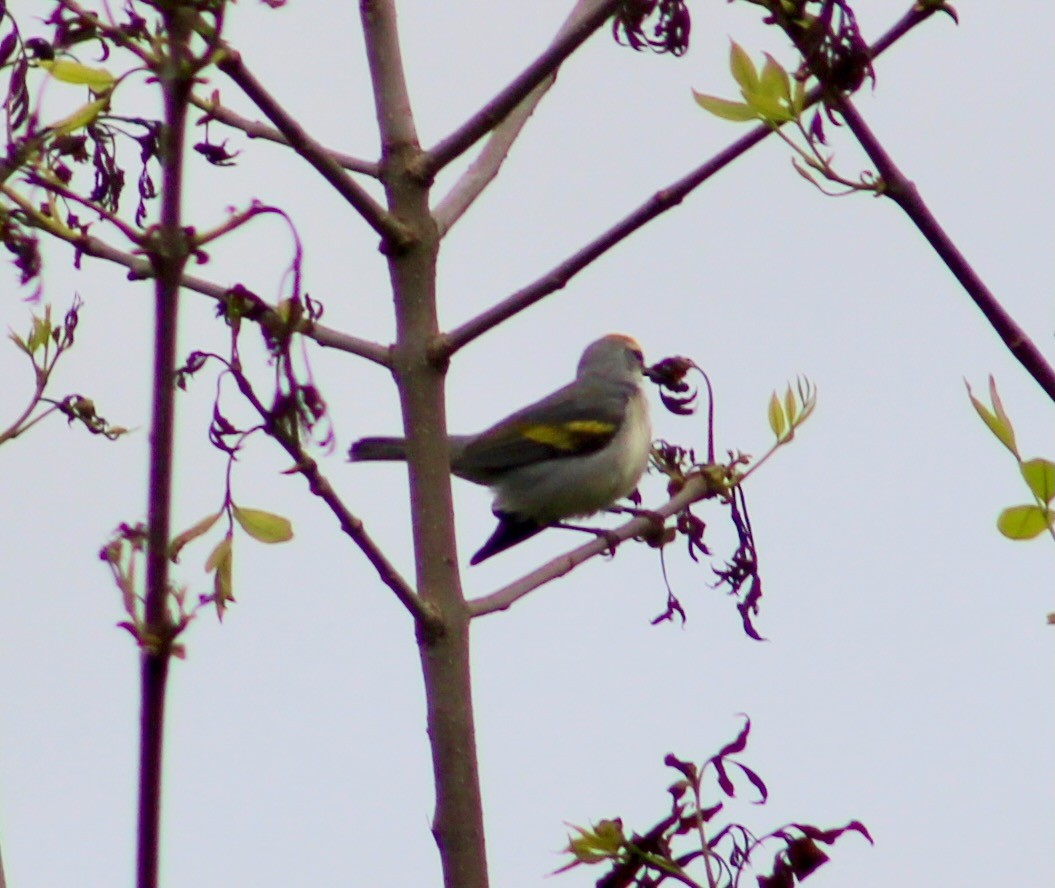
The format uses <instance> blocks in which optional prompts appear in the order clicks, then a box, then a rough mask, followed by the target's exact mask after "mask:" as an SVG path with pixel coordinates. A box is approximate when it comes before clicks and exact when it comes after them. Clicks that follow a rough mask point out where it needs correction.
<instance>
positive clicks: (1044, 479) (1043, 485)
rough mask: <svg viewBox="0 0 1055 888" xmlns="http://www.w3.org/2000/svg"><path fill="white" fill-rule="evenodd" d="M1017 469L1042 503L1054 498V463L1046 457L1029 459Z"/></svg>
mask: <svg viewBox="0 0 1055 888" xmlns="http://www.w3.org/2000/svg"><path fill="white" fill-rule="evenodd" d="M1019 469H1020V470H1021V472H1022V477H1023V478H1024V479H1025V481H1026V484H1028V485H1029V489H1030V490H1031V491H1033V495H1034V496H1035V497H1036V498H1037V499H1039V500H1040V501H1041V502H1042V503H1050V502H1051V501H1052V500H1053V499H1055V463H1053V462H1052V461H1051V460H1048V459H1031V460H1029V461H1027V462H1024V463H1021V464H1020V465H1019Z"/></svg>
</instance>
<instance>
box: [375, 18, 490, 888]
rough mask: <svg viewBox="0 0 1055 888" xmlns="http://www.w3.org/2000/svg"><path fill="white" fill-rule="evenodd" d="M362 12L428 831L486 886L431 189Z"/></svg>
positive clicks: (457, 875)
mask: <svg viewBox="0 0 1055 888" xmlns="http://www.w3.org/2000/svg"><path fill="white" fill-rule="evenodd" d="M360 11H361V16H362V21H363V30H364V34H365V39H366V53H367V61H368V63H369V66H370V75H371V79H372V82H373V89H374V102H375V106H376V110H377V120H378V125H379V127H380V130H381V147H382V154H381V180H382V182H383V183H384V185H385V191H386V195H387V198H388V205H389V210H390V212H391V213H392V214H393V215H394V216H395V217H396V218H397V219H398V220H399V221H400V222H402V223H403V224H404V225H406V226H407V227H408V228H409V229H410V230H411V231H412V232H413V234H414V238H413V240H412V242H411V244H410V245H409V246H408V247H407V248H406V249H404V250H402V251H399V252H395V251H390V252H389V255H388V267H389V275H390V278H391V282H392V292H393V295H394V299H395V311H396V344H395V347H394V348H393V350H392V369H393V372H394V374H395V378H396V384H397V386H398V388H399V397H400V403H401V407H402V413H403V424H404V429H405V431H406V435H407V464H408V471H409V475H410V502H411V517H412V527H413V536H414V553H415V569H416V572H417V576H416V580H417V588H418V592H419V594H420V595H421V596H422V598H423V599H424V601H425V604H426V605H428V606H429V607H431V608H432V609H433V610H434V611H435V613H437V614H438V615H439V621H438V626H435V625H434V626H433V627H428V626H424V625H423V624H419V626H418V648H419V651H420V656H421V669H422V676H423V679H424V684H425V699H426V708H427V713H426V718H427V722H428V736H429V744H430V746H431V751H432V767H433V781H434V785H435V790H436V810H435V816H434V818H433V825H432V831H433V835H434V837H435V839H436V845H437V847H438V849H439V854H440V860H441V863H442V867H443V878H444V885H445V886H446V888H487V881H488V880H487V859H486V850H485V844H484V827H483V803H482V799H481V794H480V778H479V770H478V766H477V754H476V738H475V728H474V724H473V709H472V685H471V678H470V673H469V609H468V606H467V604H466V601H465V599H464V597H463V595H462V589H461V577H460V576H459V573H458V557H457V549H456V547H455V540H454V520H453V519H454V509H453V503H452V499H451V482H450V465H449V461H448V455H447V446H446V436H447V418H446V405H445V402H444V383H445V371H446V361H433V360H431V359H430V346H431V345H432V344H433V342H434V341H435V339H436V338H437V335H438V330H439V324H438V318H437V313H436V258H437V253H438V249H439V236H438V232H437V229H436V224H435V222H434V220H433V218H432V216H431V215H430V213H429V185H428V184H427V182H425V181H422V179H421V178H420V177H416V176H414V175H413V174H412V173H411V170H410V168H411V165H412V164H413V163H414V162H415V161H417V160H419V159H420V157H421V153H422V152H421V148H420V146H419V145H418V140H417V134H416V132H415V128H414V119H413V114H412V111H411V107H410V102H409V99H408V96H407V88H406V82H405V78H404V74H403V66H402V61H401V59H400V51H399V38H398V31H397V28H396V14H395V5H394V2H393V0H361V3H360Z"/></svg>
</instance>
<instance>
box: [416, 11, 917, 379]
mask: <svg viewBox="0 0 1055 888" xmlns="http://www.w3.org/2000/svg"><path fill="white" fill-rule="evenodd" d="M931 14H932V11H919V10H916V9H915V8H913V9H912V10H910V11H909V12H908V13H906V14H905V15H904V16H902V18H901V19H900V20H899V21H898V22H897V23H896V24H895V25H894V26H893V27H892V28H890V30H888V31H887V32H886V34H884V35H883V36H882V37H880V38H879V40H877V41H876V43H875V44H874V45H873V46H872V48H871V53H872V57H873V58H874V57H876V56H878V55H879V54H880V53H881V52H883V51H884V50H886V49H889V48H890V47H891V46H892V45H893V44H894V43H895V42H896V41H897V40H898V39H900V38H901V37H903V36H904V35H905V34H907V33H908V32H909V31H911V30H912V29H913V28H914V27H915V26H916V25H918V24H919V23H920V22H922V21H924V20H925V19H927V18H929V17H930V15H931ZM820 97H821V91H820V90H819V89H816V88H815V89H812V90H810V92H809V93H807V95H806V106H807V107H809V106H812V105H814V104H816V103H817V102H818V101H819V100H820ZM772 133H773V130H772V129H771V128H770V127H769V126H768V125H767V124H760V125H759V126H756V127H755V128H754V129H752V130H751V131H750V132H748V133H747V134H746V135H744V136H741V137H740V138H739V139H737V140H736V141H735V142H732V143H731V144H729V145H728V146H727V147H726V148H724V149H723V150H722V151H720V152H718V153H717V154H715V155H714V156H713V157H712V158H711V159H710V160H708V161H707V162H706V163H704V164H703V165H701V166H699V167H697V168H696V169H695V170H693V171H692V172H690V173H689V174H688V175H686V176H683V177H682V178H681V179H678V180H677V181H676V182H673V183H671V184H670V185H669V186H667V187H666V188H664V189H662V190H661V191H657V192H656V193H655V194H653V195H652V196H651V197H650V198H649V199H648V200H647V201H645V202H644V203H643V204H641V206H639V207H638V208H637V209H636V210H634V211H633V212H631V213H630V214H629V215H627V216H626V217H624V218H623V219H622V220H621V221H619V222H617V223H616V224H615V225H613V226H612V227H611V228H609V229H608V230H607V231H605V232H604V233H603V234H601V235H599V236H598V237H596V238H594V239H593V240H592V241H590V242H589V243H588V244H586V246H584V247H582V248H581V249H580V250H578V252H576V253H573V254H572V255H571V256H569V257H568V258H567V259H565V260H564V261H563V262H561V263H560V264H559V265H556V266H554V267H553V268H551V269H550V270H549V271H548V272H546V274H544V275H542V277H540V278H538V279H537V280H535V281H533V282H532V283H530V284H528V285H527V286H526V287H523V288H521V289H520V290H517V291H516V292H515V293H513V294H512V295H511V296H509V297H507V298H506V299H503V300H502V301H501V302H499V303H497V304H496V305H494V306H492V307H491V308H489V309H487V310H486V311H484V312H482V313H481V314H479V315H477V316H476V317H475V318H472V319H470V320H468V321H466V322H465V323H464V324H462V325H461V326H459V327H456V328H455V329H453V330H451V331H450V332H449V333H447V334H445V335H444V336H441V337H439V338H438V339H437V343H436V347H435V354H434V357H435V358H436V359H442V358H446V357H450V355H452V354H454V352H456V351H458V349H460V348H462V346H464V345H467V344H468V343H470V342H472V341H473V340H474V339H476V338H477V337H478V336H482V335H483V334H484V333H486V332H487V331H488V330H490V329H491V328H492V327H496V326H498V325H499V324H500V323H502V322H503V321H507V320H509V318H511V317H513V316H514V315H516V314H519V313H520V312H521V311H523V310H524V309H525V308H529V307H530V306H532V305H534V304H535V303H536V302H540V301H541V300H542V299H545V298H546V297H547V296H549V295H550V294H551V293H554V292H556V291H557V290H560V289H562V288H563V287H565V286H566V285H567V283H568V281H570V280H571V279H572V278H573V277H574V276H575V275H576V274H578V273H579V272H580V271H582V270H583V269H584V268H586V267H587V266H588V265H590V263H592V262H593V261H594V260H595V259H597V258H599V257H600V256H602V255H604V254H605V253H607V252H608V251H609V250H610V249H612V247H614V246H616V245H617V244H618V243H620V242H621V241H623V240H625V239H626V238H627V237H629V236H630V235H631V234H633V233H634V232H635V231H637V230H638V229H639V228H641V227H642V226H644V225H645V224H646V223H648V222H650V221H652V220H653V219H654V218H656V217H657V216H659V215H661V214H663V213H665V212H666V211H667V210H669V209H671V208H672V207H675V206H677V205H678V204H679V203H681V202H682V201H683V200H684V199H685V198H686V197H687V196H688V195H689V194H690V193H691V192H692V191H694V190H695V189H696V188H698V187H699V186H700V185H702V184H703V183H704V182H706V181H707V180H708V179H710V178H711V177H712V176H713V175H715V173H717V172H719V171H720V170H722V169H724V168H725V167H726V166H728V165H729V164H730V163H732V162H733V161H734V160H736V159H737V158H738V157H740V155H742V154H744V153H745V152H747V151H749V150H750V149H751V148H753V147H754V146H755V145H757V144H758V143H759V142H761V141H762V140H763V139H765V138H766V137H767V136H769V135H771V134H772Z"/></svg>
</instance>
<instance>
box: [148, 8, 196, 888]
mask: <svg viewBox="0 0 1055 888" xmlns="http://www.w3.org/2000/svg"><path fill="white" fill-rule="evenodd" d="M164 22H165V31H166V36H167V45H168V54H167V57H165V58H163V59H159V61H158V66H157V71H156V73H157V76H158V81H159V82H160V84H161V92H162V100H163V105H164V114H165V117H164V126H163V127H162V128H161V131H160V134H159V154H160V156H161V157H162V158H163V172H162V184H161V214H160V221H159V224H158V227H157V230H156V233H155V236H154V238H153V240H152V242H150V243H149V244H148V246H147V251H148V255H149V260H150V264H151V266H152V268H153V271H154V279H155V286H154V368H153V409H152V416H151V423H150V472H149V480H148V491H149V501H148V503H147V552H146V594H145V596H144V607H143V620H144V632H145V637H144V638H143V640H142V641H141V644H142V654H141V656H142V670H141V680H142V687H141V709H140V745H139V753H140V758H139V824H138V851H137V859H136V885H137V888H157V885H158V856H159V850H160V846H161V776H162V767H161V766H162V742H163V739H164V733H165V689H166V684H167V679H168V667H169V662H170V660H171V657H172V648H171V644H172V640H173V638H174V637H175V634H176V631H175V627H174V626H173V623H172V617H171V615H170V613H169V570H168V569H169V537H170V535H171V530H170V524H171V518H172V465H173V453H174V438H175V423H176V379H175V370H176V347H177V330H178V329H179V324H178V318H179V295H180V278H181V277H182V275H183V266H184V264H185V263H186V261H187V256H188V255H189V244H188V243H187V239H186V236H185V233H184V230H183V224H182V200H183V149H184V142H185V138H184V137H185V134H186V124H187V110H188V107H189V103H188V99H189V96H190V87H191V76H192V75H189V74H188V70H189V69H190V68H191V64H192V61H191V58H190V53H189V50H188V42H189V39H190V32H189V28H188V20H187V17H186V16H185V15H180V14H178V13H173V12H171V11H169V12H166V13H164Z"/></svg>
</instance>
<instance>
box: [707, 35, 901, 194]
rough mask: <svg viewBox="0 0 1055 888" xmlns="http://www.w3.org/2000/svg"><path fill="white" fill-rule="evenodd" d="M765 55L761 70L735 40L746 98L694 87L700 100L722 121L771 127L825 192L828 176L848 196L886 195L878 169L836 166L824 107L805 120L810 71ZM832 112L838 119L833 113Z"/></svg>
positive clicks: (732, 59) (733, 66)
mask: <svg viewBox="0 0 1055 888" xmlns="http://www.w3.org/2000/svg"><path fill="white" fill-rule="evenodd" d="M765 55H766V60H765V62H764V63H763V65H762V67H761V68H758V67H756V66H755V63H754V62H753V61H752V60H751V57H750V56H749V55H748V54H747V52H746V50H744V48H743V47H742V46H740V44H738V43H736V42H735V41H733V42H732V43H731V46H730V50H729V71H730V73H731V74H732V76H733V80H735V81H736V84H737V85H738V86H739V87H740V97H741V99H742V101H736V100H733V99H723V98H719V97H718V96H712V95H707V94H705V93H700V92H696V91H695V90H693V97H694V98H695V99H696V103H697V104H698V105H699V106H700V107H701V108H703V109H704V110H705V111H708V112H709V113H711V114H714V115H715V116H716V117H720V118H721V119H723V120H730V121H734V122H737V123H743V122H748V121H754V122H759V123H762V124H764V125H766V126H768V127H770V128H771V129H772V130H773V131H774V132H775V133H776V134H777V135H778V136H779V137H780V138H781V139H782V140H783V141H784V142H785V144H787V145H788V146H789V147H790V148H791V149H792V151H794V152H795V153H794V155H793V156H792V161H791V162H792V165H793V166H794V167H795V170H796V171H797V172H798V173H799V175H801V176H802V177H803V178H805V179H806V180H807V181H808V182H811V183H812V184H813V185H815V186H817V187H818V188H819V189H820V190H821V191H825V189H824V188H823V187H822V186H821V184H820V181H819V180H820V179H824V180H827V181H829V182H833V183H835V184H837V185H839V186H840V187H841V188H843V189H845V190H844V191H843V192H839V193H843V194H845V193H853V192H855V191H868V192H871V193H873V194H880V193H882V190H883V182H882V180H881V179H880V178H878V177H877V176H876V175H875V174H874V173H873V172H871V171H867V170H866V171H864V172H862V173H860V174H859V175H858V177H857V178H856V179H851V178H848V177H847V176H844V175H842V174H840V173H839V172H838V171H837V170H836V169H835V165H834V155H833V154H832V153H831V152H830V151H827V150H826V148H827V145H828V140H827V137H826V136H825V131H824V119H825V115H824V114H823V113H822V111H821V110H820V109H818V110H816V111H814V113H813V115H812V116H811V118H810V121H809V122H808V123H806V122H805V121H804V120H803V114H804V112H805V111H806V108H807V106H808V104H809V101H810V96H809V94H808V92H807V89H806V80H807V78H808V76H809V75H808V73H807V72H806V71H805V70H804V69H800V70H799V71H798V72H796V73H795V74H794V75H791V74H789V73H788V71H787V69H786V68H785V67H784V66H783V65H781V64H780V62H778V61H777V60H776V59H775V58H774V57H773V56H772V55H770V54H769V53H766V54H765ZM827 115H828V117H829V119H832V120H834V118H832V117H831V112H830V111H828V112H827ZM786 124H790V125H791V127H792V128H793V130H794V131H795V135H796V137H795V138H793V137H792V136H789V135H788V133H787V132H785V129H784V127H785V125H786ZM825 193H826V194H832V193H833V192H828V191H825Z"/></svg>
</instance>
